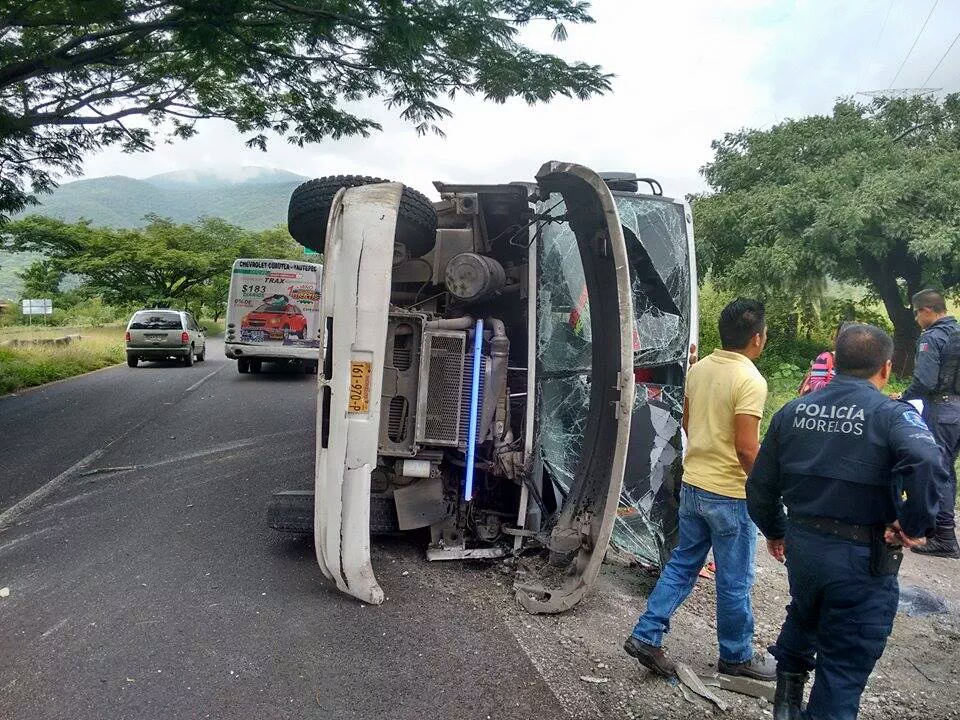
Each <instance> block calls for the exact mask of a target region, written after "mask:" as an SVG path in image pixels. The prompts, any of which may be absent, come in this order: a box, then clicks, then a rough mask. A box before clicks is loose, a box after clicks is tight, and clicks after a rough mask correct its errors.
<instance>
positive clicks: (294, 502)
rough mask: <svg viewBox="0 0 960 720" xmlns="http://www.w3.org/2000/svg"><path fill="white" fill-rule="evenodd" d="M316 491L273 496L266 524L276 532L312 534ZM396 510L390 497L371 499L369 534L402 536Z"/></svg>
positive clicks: (378, 496) (280, 493)
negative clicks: (399, 534)
mask: <svg viewBox="0 0 960 720" xmlns="http://www.w3.org/2000/svg"><path fill="white" fill-rule="evenodd" d="M313 504H314V503H313V491H312V490H282V491H281V492H278V493H274V494H273V497H272V498H271V499H270V505H269V506H268V507H267V524H268V525H269V526H270V527H271V528H273V529H274V530H279V531H280V532H292V533H305V534H312V533H313ZM399 530H400V524H399V522H398V521H397V506H396V504H395V503H394V501H393V496H391V495H371V496H370V534H371V535H384V534H386V533H395V532H399Z"/></svg>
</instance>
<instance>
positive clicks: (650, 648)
mask: <svg viewBox="0 0 960 720" xmlns="http://www.w3.org/2000/svg"><path fill="white" fill-rule="evenodd" d="M623 649H624V650H626V652H627V655H629V656H630V657H635V658H636V659H637V660H638V661H639V662H640V664H641V665H643V666H644V667H645V668H647V670H650V671H651V672H654V673H656V674H657V675H660V676H662V677H665V678H671V677H675V676H676V674H677V664H676V663H675V662H674V661H673V660H671V659H670V658H668V657H667V654H666V653H665V652H664V651H663V648H658V647H657V646H656V645H648V644H647V643H645V642H643V641H642V640H637V639H636V638H635V637H634V636H633V635H631V636H630V637H628V638H627V639H626V641H625V642H624V643H623Z"/></svg>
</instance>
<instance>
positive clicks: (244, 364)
mask: <svg viewBox="0 0 960 720" xmlns="http://www.w3.org/2000/svg"><path fill="white" fill-rule="evenodd" d="M237 372H238V373H240V374H241V375H246V374H247V373H248V372H250V361H249V360H247V358H243V357H242V358H237Z"/></svg>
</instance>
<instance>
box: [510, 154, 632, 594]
mask: <svg viewBox="0 0 960 720" xmlns="http://www.w3.org/2000/svg"><path fill="white" fill-rule="evenodd" d="M536 179H537V184H538V186H539V188H540V195H541V202H540V207H539V217H540V219H541V222H540V224H539V226H538V227H537V229H536V231H535V235H534V241H535V245H536V283H535V286H536V288H537V292H538V294H539V297H538V301H537V313H536V325H537V327H536V370H535V373H536V374H535V386H536V398H537V400H536V402H537V406H536V408H535V411H534V426H535V430H534V437H536V438H538V441H537V442H538V445H537V448H536V452H535V463H537V464H539V466H540V467H539V468H538V469H537V470H539V471H542V472H537V471H535V472H534V476H540V477H543V478H545V480H544V485H546V484H547V483H548V482H550V477H551V475H564V477H563V478H562V482H556V483H551V484H550V488H554V487H556V488H561V487H562V488H565V490H562V491H558V493H557V494H556V495H555V496H554V500H555V505H556V509H557V511H556V513H555V515H554V518H553V520H552V523H553V524H552V528H550V536H549V548H550V562H549V564H548V566H547V567H546V568H545V569H544V571H543V572H542V574H541V575H540V576H539V577H535V578H533V579H530V578H529V577H527V578H525V579H524V580H523V581H518V584H517V586H516V590H517V600H518V602H519V603H520V604H521V605H522V606H523V607H524V608H525V609H526V610H528V611H529V612H536V613H556V612H562V611H564V610H567V609H569V608H571V607H573V606H574V605H575V604H576V603H577V602H579V600H580V599H581V598H582V597H583V595H584V594H585V593H586V592H587V590H588V589H589V588H590V587H591V586H592V585H593V583H594V582H595V580H596V578H597V575H598V574H599V572H600V565H601V563H602V562H603V557H604V554H605V552H606V549H607V546H608V544H609V542H610V536H611V533H612V532H613V527H614V521H615V520H616V517H617V508H618V501H619V497H620V491H621V487H622V484H623V476H624V470H625V467H626V457H627V447H628V443H629V437H630V423H631V411H632V408H633V400H634V375H633V338H634V327H635V323H634V316H633V301H632V295H631V279H630V266H629V261H628V256H627V250H626V245H625V240H624V233H623V229H622V226H621V221H620V216H619V212H618V209H617V204H616V202H615V200H614V197H613V195H612V194H611V192H610V190H609V189H608V188H607V186H606V184H605V183H604V182H603V180H602V179H601V178H600V176H599V175H597V173H595V172H593V171H592V170H590V169H588V168H585V167H583V166H580V165H575V164H571V163H560V162H550V163H547V164H545V165H544V166H543V167H542V168H541V169H540V172H539V173H537V178H536ZM559 479H560V478H558V480H559ZM544 489H547V488H544ZM543 494H544V495H545V496H548V495H549V493H543Z"/></svg>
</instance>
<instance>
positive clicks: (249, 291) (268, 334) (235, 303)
mask: <svg viewBox="0 0 960 720" xmlns="http://www.w3.org/2000/svg"><path fill="white" fill-rule="evenodd" d="M318 271H319V266H318V265H314V264H312V263H305V262H296V261H293V260H237V261H236V262H235V263H234V266H233V275H232V276H231V279H230V294H229V303H230V307H229V308H228V309H227V315H228V321H229V322H231V323H233V325H234V327H235V328H236V330H235V332H236V338H237V339H236V340H235V341H234V342H239V343H241V344H245V345H264V346H270V345H272V346H277V347H291V348H316V347H318V346H319V340H318V337H317V330H318V327H317V323H318V317H319V308H320V289H319V287H318Z"/></svg>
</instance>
